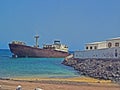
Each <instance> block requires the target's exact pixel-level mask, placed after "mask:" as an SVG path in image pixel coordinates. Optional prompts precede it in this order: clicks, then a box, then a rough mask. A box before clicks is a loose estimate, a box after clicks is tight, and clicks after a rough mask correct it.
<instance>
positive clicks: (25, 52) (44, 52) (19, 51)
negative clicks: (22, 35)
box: [9, 44, 69, 58]
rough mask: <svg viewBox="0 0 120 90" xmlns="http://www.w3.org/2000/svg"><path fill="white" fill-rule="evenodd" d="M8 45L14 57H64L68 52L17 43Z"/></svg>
mask: <svg viewBox="0 0 120 90" xmlns="http://www.w3.org/2000/svg"><path fill="white" fill-rule="evenodd" d="M9 47H10V51H11V52H12V53H13V54H14V56H15V57H38V58H64V57H66V56H68V55H69V53H68V52H62V51H57V50H53V49H42V48H36V47H31V46H26V45H19V44H9Z"/></svg>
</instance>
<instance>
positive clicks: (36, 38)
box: [34, 35, 39, 47]
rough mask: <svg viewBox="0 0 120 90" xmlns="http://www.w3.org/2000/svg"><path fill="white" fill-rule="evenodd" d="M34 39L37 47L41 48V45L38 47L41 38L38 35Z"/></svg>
mask: <svg viewBox="0 0 120 90" xmlns="http://www.w3.org/2000/svg"><path fill="white" fill-rule="evenodd" d="M34 38H35V44H36V45H35V47H39V45H38V38H39V36H38V35H36V36H34Z"/></svg>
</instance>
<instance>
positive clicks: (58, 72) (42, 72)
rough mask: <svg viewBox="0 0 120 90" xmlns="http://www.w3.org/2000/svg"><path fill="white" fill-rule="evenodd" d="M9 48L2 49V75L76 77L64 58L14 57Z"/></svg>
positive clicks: (0, 58) (0, 68)
mask: <svg viewBox="0 0 120 90" xmlns="http://www.w3.org/2000/svg"><path fill="white" fill-rule="evenodd" d="M11 55H12V54H11V52H10V51H9V50H0V77H2V78H3V77H4V78H5V77H9V78H15V77H74V76H79V75H78V73H77V72H76V71H75V70H74V69H73V68H71V67H68V66H64V65H63V64H61V63H62V61H63V60H64V58H12V57H11Z"/></svg>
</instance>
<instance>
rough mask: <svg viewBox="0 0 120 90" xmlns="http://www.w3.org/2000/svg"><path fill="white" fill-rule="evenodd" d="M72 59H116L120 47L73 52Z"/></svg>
mask: <svg viewBox="0 0 120 90" xmlns="http://www.w3.org/2000/svg"><path fill="white" fill-rule="evenodd" d="M74 58H81V59H85V58H96V59H99V58H103V59H107V58H110V59H113V58H114V59H118V58H120V47H114V48H106V49H97V50H84V51H75V52H74Z"/></svg>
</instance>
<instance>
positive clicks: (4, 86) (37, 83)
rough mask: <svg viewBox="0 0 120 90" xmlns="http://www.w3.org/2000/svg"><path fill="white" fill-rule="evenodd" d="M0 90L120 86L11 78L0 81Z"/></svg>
mask: <svg viewBox="0 0 120 90" xmlns="http://www.w3.org/2000/svg"><path fill="white" fill-rule="evenodd" d="M0 85H1V87H0V90H15V89H16V87H17V86H18V85H21V86H22V90H34V89H35V88H37V87H39V88H41V89H43V90H107V89H109V90H120V85H118V84H114V83H112V82H111V81H109V80H107V81H106V80H97V79H93V78H89V77H75V78H12V79H10V80H0Z"/></svg>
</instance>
